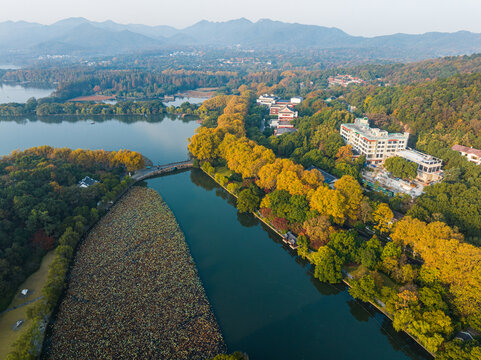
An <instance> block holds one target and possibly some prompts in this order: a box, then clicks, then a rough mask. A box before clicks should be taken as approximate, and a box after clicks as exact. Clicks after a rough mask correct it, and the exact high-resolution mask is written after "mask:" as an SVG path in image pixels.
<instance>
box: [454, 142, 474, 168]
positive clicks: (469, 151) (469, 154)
mask: <svg viewBox="0 0 481 360" xmlns="http://www.w3.org/2000/svg"><path fill="white" fill-rule="evenodd" d="M451 149H452V150H454V151H457V152H459V153H461V155H463V156H464V157H465V158H466V160H468V161H471V162H472V163H475V164H476V165H479V164H481V150H478V149H473V148H472V147H467V146H463V145H454V146H453V147H452V148H451Z"/></svg>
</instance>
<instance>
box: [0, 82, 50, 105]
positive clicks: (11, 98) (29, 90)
mask: <svg viewBox="0 0 481 360" xmlns="http://www.w3.org/2000/svg"><path fill="white" fill-rule="evenodd" d="M54 91H55V89H42V88H35V87H25V86H22V85H8V84H2V83H0V104H5V103H11V102H16V103H24V102H26V101H27V100H28V99H30V98H31V97H34V98H36V99H40V98H43V97H47V96H49V95H50V94H51V93H52V92H54Z"/></svg>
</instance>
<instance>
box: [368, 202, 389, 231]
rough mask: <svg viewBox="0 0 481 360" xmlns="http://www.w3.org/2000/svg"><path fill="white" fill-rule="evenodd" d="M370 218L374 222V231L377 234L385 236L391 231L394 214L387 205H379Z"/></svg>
mask: <svg viewBox="0 0 481 360" xmlns="http://www.w3.org/2000/svg"><path fill="white" fill-rule="evenodd" d="M372 217H373V220H374V222H375V225H374V229H376V230H377V231H379V233H381V234H387V233H388V232H389V231H390V230H391V226H392V221H393V219H394V214H393V212H392V210H391V209H390V208H389V206H388V205H387V204H385V203H380V204H379V205H378V206H377V208H376V211H374V213H373V214H372Z"/></svg>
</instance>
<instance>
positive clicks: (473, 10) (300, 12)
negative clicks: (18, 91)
mask: <svg viewBox="0 0 481 360" xmlns="http://www.w3.org/2000/svg"><path fill="white" fill-rule="evenodd" d="M480 15H481V0H329V1H328V0H289V1H286V0H277V1H274V0H236V1H231V0H169V1H166V0H134V1H132V0H130V1H126V0H0V21H7V20H13V21H18V20H25V21H30V22H39V23H42V24H51V23H53V22H55V21H58V20H61V19H64V18H68V17H85V18H87V19H89V20H94V21H104V20H113V21H115V22H119V23H123V24H126V23H137V24H146V25H171V26H174V27H176V28H184V27H187V26H189V25H192V24H194V23H196V22H198V21H200V20H203V19H206V20H210V21H225V20H231V19H237V18H240V17H245V18H247V19H249V20H252V21H257V20H258V19H262V18H270V19H273V20H280V21H284V22H297V23H302V24H311V25H321V26H328V27H337V28H339V29H342V30H344V31H345V32H347V33H349V34H351V35H362V36H376V35H388V34H393V33H399V32H402V33H409V34H419V33H424V32H429V31H444V32H454V31H458V30H468V31H472V32H478V33H481V21H480V20H479V17H480Z"/></svg>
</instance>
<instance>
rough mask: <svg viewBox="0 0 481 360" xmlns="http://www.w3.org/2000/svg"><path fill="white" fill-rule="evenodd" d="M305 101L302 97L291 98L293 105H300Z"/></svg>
mask: <svg viewBox="0 0 481 360" xmlns="http://www.w3.org/2000/svg"><path fill="white" fill-rule="evenodd" d="M303 100H304V98H302V97H301V96H295V97H291V104H293V105H294V104H300V103H301V102H302V101H303Z"/></svg>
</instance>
